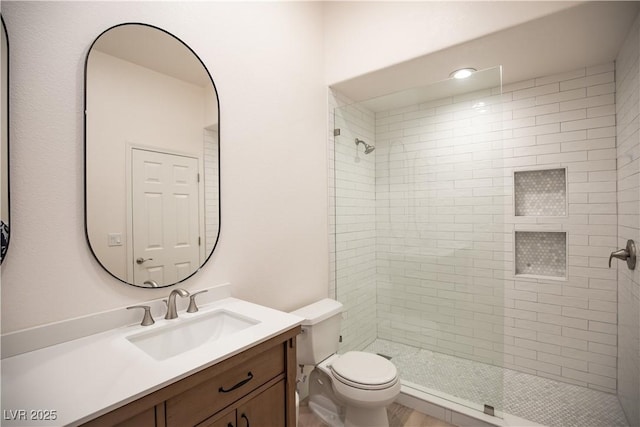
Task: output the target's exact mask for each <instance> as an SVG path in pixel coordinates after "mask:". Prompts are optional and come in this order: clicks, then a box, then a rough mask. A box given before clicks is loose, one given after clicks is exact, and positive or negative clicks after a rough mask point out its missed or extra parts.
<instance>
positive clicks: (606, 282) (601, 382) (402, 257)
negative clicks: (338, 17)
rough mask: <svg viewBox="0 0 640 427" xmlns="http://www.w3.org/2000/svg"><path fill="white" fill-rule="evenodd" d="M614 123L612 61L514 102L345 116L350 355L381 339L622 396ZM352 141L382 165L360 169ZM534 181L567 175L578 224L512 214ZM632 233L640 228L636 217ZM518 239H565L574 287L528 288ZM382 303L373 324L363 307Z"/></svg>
mask: <svg viewBox="0 0 640 427" xmlns="http://www.w3.org/2000/svg"><path fill="white" fill-rule="evenodd" d="M506 72H508V70H506ZM636 92H637V91H636ZM335 95H336V94H334V96H335ZM636 96H637V93H636ZM481 102H482V103H484V105H483V106H482V108H478V107H479V106H480V105H481V104H480V103H481ZM474 107H475V108H474ZM487 109H488V111H484V112H483V111H481V110H487ZM614 110H615V83H614V64H613V63H608V64H602V65H598V66H594V67H585V68H581V69H578V70H573V71H569V72H567V73H563V74H561V75H556V76H546V77H541V78H538V79H532V80H528V81H524V82H519V83H516V84H512V85H508V86H505V87H504V88H503V94H502V95H500V92H499V90H493V91H483V92H478V93H474V94H468V95H464V96H461V97H452V98H447V99H443V100H438V101H432V102H429V103H425V104H420V105H412V106H409V107H404V108H401V109H396V110H393V111H385V112H378V113H376V114H375V116H374V115H373V114H372V113H371V112H367V111H364V110H363V109H359V108H357V107H353V108H351V109H350V110H345V109H340V110H339V111H340V113H339V115H341V116H342V117H343V118H344V119H345V120H344V122H343V123H340V124H338V123H336V124H335V126H336V127H340V128H341V132H342V135H341V136H340V137H338V138H337V139H336V148H335V152H336V157H339V156H342V157H344V158H346V159H347V160H345V161H341V160H338V159H336V168H337V172H336V173H337V179H336V183H337V184H336V185H337V189H336V191H338V197H337V198H336V200H338V202H337V209H336V217H337V219H336V226H337V231H336V236H337V238H338V242H337V243H336V247H337V248H338V250H337V255H336V262H337V278H338V279H337V284H336V286H337V289H338V298H339V299H340V300H341V301H343V302H344V301H349V302H348V304H347V309H348V310H349V312H348V315H347V317H348V321H347V325H351V326H346V329H345V333H344V334H343V335H344V338H345V342H344V343H343V346H345V347H349V348H358V347H357V346H359V345H360V343H363V342H365V341H368V340H370V337H375V335H377V337H378V338H381V339H386V340H390V341H394V342H399V343H403V344H408V345H412V346H417V347H421V348H424V349H428V350H432V351H438V352H441V353H446V354H452V355H455V356H460V357H465V358H468V359H472V360H477V361H481V362H487V363H493V364H498V365H502V366H505V367H508V368H511V369H515V370H519V371H523V372H527V373H531V374H536V375H540V376H543V377H547V378H552V379H556V380H560V381H565V382H568V383H571V384H578V385H582V386H586V387H590V388H593V389H597V390H603V391H608V392H615V391H616V387H617V383H616V380H617V375H616V369H617V365H616V355H617V320H616V317H617V307H616V302H617V293H616V274H617V272H616V270H617V268H619V266H618V265H614V266H613V268H612V269H608V267H607V260H608V256H609V253H610V252H611V251H613V250H615V249H617V248H616V247H617V245H618V242H617V240H618V239H617V235H618V231H617V227H618V226H617V210H616V197H615V194H616V150H615V147H616V142H615V137H616V126H615V124H616V120H615V111H614ZM372 130H373V131H372ZM347 134H348V135H347ZM355 136H358V137H360V138H362V139H365V140H367V142H368V143H373V144H374V145H376V151H375V152H374V153H375V154H374V153H372V154H370V155H369V156H364V155H363V154H362V152H360V154H359V162H356V160H355V150H354V147H353V146H351V145H350V144H353V141H352V140H353V138H354V137H355ZM636 138H637V135H636ZM342 139H344V140H345V141H346V142H345V143H344V147H343V146H341V142H339V141H341V140H342ZM634 148H635V151H634V152H633V153H634V155H635V154H636V153H637V151H638V150H637V147H634ZM372 155H375V157H371V156H372ZM618 156H619V155H618ZM374 159H375V167H373V165H372V164H371V163H370V161H371V160H374ZM618 161H619V160H618ZM634 164H635V165H636V167H637V162H635V163H634ZM527 168H532V169H541V168H566V169H567V184H568V189H567V198H568V210H569V211H568V215H567V216H566V217H526V216H523V217H516V216H515V212H514V207H513V205H514V203H513V173H514V170H524V169H527ZM343 176H344V178H343ZM636 183H637V178H635V181H634V185H636ZM340 187H342V189H340ZM341 191H342V192H341ZM636 196H637V189H636ZM634 200H637V199H634ZM636 206H637V204H636ZM372 207H374V209H372ZM629 209H631V207H630V206H629ZM635 212H636V213H637V211H635ZM628 222H629V223H633V224H636V225H635V226H636V230H637V223H638V220H637V216H636V217H635V219H634V218H630V219H629V221H628ZM514 230H516V231H544V232H566V233H567V237H568V266H567V280H566V281H564V282H558V281H553V280H544V279H533V278H526V279H525V278H522V279H521V278H516V277H515V276H514V250H513V246H514V242H513V235H514ZM347 235H348V238H347ZM374 261H375V262H374ZM376 271H377V274H375V272H376ZM636 283H637V282H636ZM376 286H377V292H376V293H375V294H373V295H372V294H371V293H370V292H372V289H375V287H376ZM636 289H637V288H636ZM636 295H637V291H636ZM344 298H347V299H344ZM372 301H373V302H376V301H377V305H376V309H375V310H374V311H373V312H371V311H369V308H367V309H365V308H364V307H363V306H364V305H368V304H370V303H371V302H372ZM352 307H357V311H360V312H362V311H365V310H367V311H366V317H365V318H364V319H363V320H362V322H361V325H363V326H362V327H364V324H367V325H368V326H370V323H371V322H373V320H372V319H376V318H377V322H378V324H377V333H376V332H375V331H374V332H373V334H372V335H369V333H370V332H369V331H368V332H367V334H366V339H364V336H365V334H364V333H362V332H360V329H359V328H358V327H356V326H355V325H356V324H358V323H359V322H358V321H356V320H355V319H354V317H356V316H358V314H356V313H357V311H351V308H352ZM636 331H637V324H636ZM359 348H363V347H359Z"/></svg>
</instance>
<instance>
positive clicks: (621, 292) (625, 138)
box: [600, 18, 640, 425]
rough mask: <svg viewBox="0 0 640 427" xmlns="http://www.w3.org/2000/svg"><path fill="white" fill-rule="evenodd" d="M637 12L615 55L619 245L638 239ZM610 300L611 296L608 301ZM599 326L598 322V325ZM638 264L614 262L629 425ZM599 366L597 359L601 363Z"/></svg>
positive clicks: (636, 413) (635, 386) (638, 346)
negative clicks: (615, 263)
mask: <svg viewBox="0 0 640 427" xmlns="http://www.w3.org/2000/svg"><path fill="white" fill-rule="evenodd" d="M639 60H640V18H638V19H636V21H635V23H634V25H633V27H632V29H631V31H630V32H629V35H628V36H627V39H626V40H625V43H624V44H623V46H622V48H621V50H620V52H619V53H618V57H617V58H616V92H617V93H616V95H617V102H616V114H617V147H616V155H617V160H618V191H617V196H618V232H617V246H618V247H620V248H622V247H625V245H626V242H627V239H633V240H635V241H636V244H638V243H639V242H640V230H639V226H640V215H639V213H640V125H639V123H638V116H639V113H640V105H639V104H640V100H639V95H640V84H639V81H640V66H639V63H638V61H639ZM609 302H611V303H613V301H609ZM600 326H602V325H600ZM639 330H640V269H639V268H638V267H636V269H635V270H634V271H631V270H629V269H627V268H626V266H625V265H624V263H618V343H619V344H618V346H619V348H618V367H617V368H618V369H617V370H618V398H619V399H620V403H621V404H622V408H623V409H624V411H625V414H626V415H627V419H628V420H629V424H630V425H640V332H639ZM600 366H601V364H600Z"/></svg>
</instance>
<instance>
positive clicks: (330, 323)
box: [292, 298, 400, 427]
mask: <svg viewBox="0 0 640 427" xmlns="http://www.w3.org/2000/svg"><path fill="white" fill-rule="evenodd" d="M292 314H294V315H296V316H299V317H302V318H303V319H305V320H304V321H303V322H302V333H301V334H300V335H298V340H297V343H298V344H297V347H298V348H297V352H298V353H297V354H298V356H297V358H298V365H301V366H303V365H310V366H314V367H315V368H314V369H313V371H312V372H311V374H310V375H309V407H310V408H311V410H312V411H313V412H314V413H315V414H316V415H317V416H319V417H320V418H321V419H322V420H323V421H324V422H325V423H327V424H329V425H331V426H333V427H338V426H346V427H388V426H389V420H388V418H387V410H386V407H387V405H389V404H390V403H392V402H393V401H394V400H395V399H396V398H397V397H398V395H399V394H400V379H399V378H398V371H397V370H396V367H395V366H394V365H393V363H391V362H390V361H389V360H387V359H385V358H384V357H381V356H378V355H376V354H372V353H365V352H362V351H348V352H346V353H344V354H337V353H336V352H337V351H338V342H339V338H340V321H341V316H342V304H340V303H339V302H338V301H335V300H332V299H328V298H327V299H323V300H320V301H318V302H315V303H313V304H310V305H307V306H305V307H302V308H300V309H298V310H296V311H294V312H292Z"/></svg>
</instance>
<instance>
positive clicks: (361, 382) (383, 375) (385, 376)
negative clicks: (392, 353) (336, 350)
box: [331, 351, 398, 390]
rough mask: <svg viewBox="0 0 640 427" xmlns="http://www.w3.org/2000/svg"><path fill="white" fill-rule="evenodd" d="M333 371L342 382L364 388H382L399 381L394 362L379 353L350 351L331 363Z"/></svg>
mask: <svg viewBox="0 0 640 427" xmlns="http://www.w3.org/2000/svg"><path fill="white" fill-rule="evenodd" d="M331 371H332V372H333V374H334V376H335V378H336V379H337V380H339V381H340V382H342V383H344V384H347V385H350V386H352V387H357V388H363V389H370V390H375V389H382V388H387V387H390V386H392V385H393V384H395V383H396V381H398V371H397V370H396V367H395V365H394V364H393V363H391V362H389V361H388V360H387V359H385V358H384V357H382V356H378V355H377V354H372V353H365V352H362V351H348V352H346V353H345V354H343V355H342V356H340V357H338V360H336V361H335V362H333V363H332V364H331Z"/></svg>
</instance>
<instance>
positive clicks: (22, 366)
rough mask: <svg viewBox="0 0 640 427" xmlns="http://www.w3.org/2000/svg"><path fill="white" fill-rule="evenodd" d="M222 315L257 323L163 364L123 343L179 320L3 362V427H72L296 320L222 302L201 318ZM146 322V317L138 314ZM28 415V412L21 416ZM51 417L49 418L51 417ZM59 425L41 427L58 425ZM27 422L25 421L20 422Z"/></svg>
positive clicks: (261, 339)
mask: <svg viewBox="0 0 640 427" xmlns="http://www.w3.org/2000/svg"><path fill="white" fill-rule="evenodd" d="M219 308H225V309H228V310H231V311H233V312H236V313H239V314H242V315H244V316H247V317H250V318H253V319H256V320H259V321H260V323H258V324H257V325H253V326H251V327H249V328H246V329H244V330H241V331H238V332H235V333H233V334H231V335H228V336H226V337H223V338H220V339H218V340H216V341H213V342H209V343H205V344H203V345H201V346H200V347H198V348H195V349H193V350H190V351H187V352H184V353H182V354H179V355H177V356H174V357H171V358H168V359H166V360H162V361H158V360H155V359H153V358H152V357H151V356H149V355H147V354H146V353H145V352H143V351H142V350H140V349H139V348H137V347H136V346H135V345H133V344H131V343H130V342H129V341H128V340H127V339H126V337H127V336H129V335H132V334H136V333H139V332H142V331H150V330H152V328H159V327H162V326H163V325H167V324H168V323H167V322H171V323H173V322H177V321H179V320H180V319H178V320H164V319H156V324H155V325H152V326H147V327H143V326H140V325H135V326H124V327H120V328H116V329H112V330H109V331H106V332H102V333H99V334H94V335H91V336H88V337H84V338H80V339H76V340H73V341H68V342H64V343H61V344H57V345H54V346H51V347H46V348H42V349H39V350H36V351H31V352H28V353H24V354H20V355H16V356H13V357H8V358H6V359H3V360H2V365H1V369H2V370H1V375H2V419H1V420H0V424H1V425H2V426H7V427H8V426H20V427H23V426H67V425H69V426H75V425H79V424H82V423H84V422H87V421H89V420H91V419H93V418H96V417H98V416H100V415H102V414H105V413H107V412H109V411H111V410H113V409H116V408H118V407H120V406H122V405H125V404H127V403H129V402H132V401H134V400H136V399H138V398H140V397H142V396H144V395H147V394H149V393H151V392H153V391H156V390H159V389H161V388H163V387H165V386H167V385H169V384H171V383H173V382H175V381H177V380H180V379H182V378H185V377H187V376H189V375H191V374H193V373H195V372H198V371H200V370H202V369H204V368H207V367H209V366H211V365H214V364H216V363H218V362H220V361H222V360H224V359H227V358H228V357H231V356H233V355H235V354H238V353H240V352H242V351H244V350H246V349H248V348H250V347H252V346H254V345H256V344H258V343H260V342H264V341H266V340H268V339H269V338H272V337H274V336H276V335H278V334H280V333H282V332H284V331H286V330H288V329H291V328H292V327H295V326H297V325H299V324H300V323H301V322H302V319H301V318H299V317H297V316H294V315H292V314H288V313H284V312H281V311H278V310H273V309H270V308H267V307H263V306H260V305H256V304H252V303H249V302H247V301H243V300H239V299H236V298H224V299H222V300H218V301H214V302H211V303H209V304H206V305H203V306H202V307H200V312H198V313H195V314H190V313H185V312H180V313H179V316H180V318H183V319H187V318H189V317H193V316H198V315H199V314H204V313H206V312H208V311H211V310H214V309H219ZM140 314H141V313H140ZM20 411H25V412H20ZM47 411H49V412H47ZM53 411H55V420H51V419H50V420H38V419H33V418H37V417H40V418H42V417H45V416H47V415H49V418H52V417H53V414H54V412H53ZM20 418H22V419H20Z"/></svg>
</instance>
